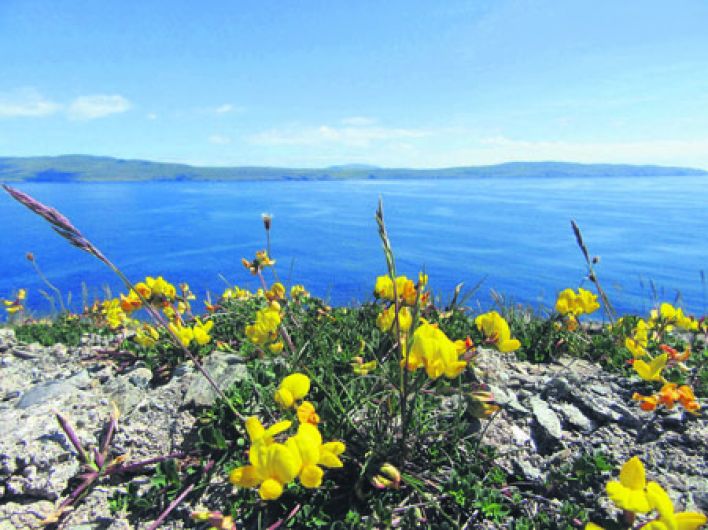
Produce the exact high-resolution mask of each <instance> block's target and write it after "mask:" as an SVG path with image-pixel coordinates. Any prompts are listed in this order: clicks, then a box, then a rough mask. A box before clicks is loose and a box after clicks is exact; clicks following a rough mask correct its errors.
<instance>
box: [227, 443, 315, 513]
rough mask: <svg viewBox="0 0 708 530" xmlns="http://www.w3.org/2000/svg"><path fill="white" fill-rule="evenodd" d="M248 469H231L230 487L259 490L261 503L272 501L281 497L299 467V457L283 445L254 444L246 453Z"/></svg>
mask: <svg viewBox="0 0 708 530" xmlns="http://www.w3.org/2000/svg"><path fill="white" fill-rule="evenodd" d="M249 461H250V462H251V464H250V465H248V466H242V467H239V468H236V469H234V470H233V471H231V473H230V474H229V480H230V481H231V483H232V484H234V485H236V486H240V487H243V488H253V487H256V486H260V488H259V489H258V494H259V495H260V497H261V499H263V500H274V499H277V498H278V497H280V496H281V495H282V493H283V488H284V486H285V485H286V484H289V483H290V482H292V481H293V480H295V477H297V475H298V472H299V471H300V469H301V467H302V459H301V458H300V453H299V452H298V451H297V450H295V449H293V448H292V447H289V446H288V445H286V444H281V443H271V444H266V443H263V442H254V443H253V444H252V445H251V449H250V451H249Z"/></svg>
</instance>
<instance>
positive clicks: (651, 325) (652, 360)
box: [618, 303, 700, 414]
mask: <svg viewBox="0 0 708 530" xmlns="http://www.w3.org/2000/svg"><path fill="white" fill-rule="evenodd" d="M623 321H624V319H620V321H618V324H620V325H622V324H623ZM674 327H678V328H681V329H683V330H686V331H689V332H695V331H697V330H698V329H699V324H698V321H697V320H696V319H695V318H693V317H691V316H687V315H685V314H684V313H683V310H682V309H681V308H675V307H674V306H672V305H671V304H667V303H663V304H661V305H660V306H659V309H658V310H657V309H654V310H652V311H651V315H650V318H649V319H648V320H644V319H641V318H640V319H638V320H637V321H636V322H635V323H634V326H633V327H632V332H631V336H629V337H626V338H625V340H624V346H625V348H626V349H627V350H628V351H629V352H630V353H631V354H632V359H630V360H629V361H628V362H629V363H630V364H631V365H632V367H633V368H634V371H635V373H636V374H637V375H638V376H639V377H640V378H641V379H643V380H644V381H649V382H656V383H662V384H663V386H662V388H661V390H659V391H658V392H656V393H654V394H652V395H649V396H645V395H642V394H639V393H635V394H634V395H633V396H632V398H633V399H634V400H636V401H638V402H639V403H640V407H641V408H642V410H645V411H653V410H656V408H657V407H658V406H664V407H666V408H668V409H672V408H673V407H674V404H675V403H679V404H681V406H683V407H684V408H685V409H686V410H687V411H688V412H690V413H692V414H696V413H697V412H698V410H699V409H700V405H699V404H698V402H697V401H696V399H695V397H694V394H693V389H692V388H691V387H690V386H688V385H681V386H678V385H677V384H674V383H670V382H667V381H666V379H665V377H664V375H663V371H664V369H665V368H666V367H667V366H670V365H677V366H678V367H679V368H681V369H682V370H684V371H686V370H688V368H686V366H685V365H684V364H683V362H684V361H686V360H687V359H688V358H689V357H690V355H691V348H690V346H684V347H683V349H682V351H679V350H678V349H676V348H674V347H672V346H669V345H668V344H665V343H664V342H663V341H665V340H667V338H668V337H669V335H670V333H671V331H672V330H673V329H674Z"/></svg>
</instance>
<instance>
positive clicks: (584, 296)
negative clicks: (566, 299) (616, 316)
mask: <svg viewBox="0 0 708 530" xmlns="http://www.w3.org/2000/svg"><path fill="white" fill-rule="evenodd" d="M576 304H577V306H578V307H579V308H580V309H581V312H582V313H584V314H586V315H589V314H590V313H593V312H595V311H597V310H598V309H600V304H599V303H598V302H597V295H596V294H593V293H591V292H590V291H587V290H585V289H583V288H578V298H577V299H576Z"/></svg>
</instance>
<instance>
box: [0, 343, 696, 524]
mask: <svg viewBox="0 0 708 530" xmlns="http://www.w3.org/2000/svg"><path fill="white" fill-rule="evenodd" d="M104 348H105V345H104V344H101V343H100V341H98V340H96V342H95V343H94V342H93V339H91V338H88V337H87V338H86V340H85V341H84V344H83V345H82V346H80V347H77V348H67V347H65V346H62V345H55V346H51V347H46V348H45V347H41V346H39V345H37V344H34V345H24V344H19V343H18V342H17V341H16V340H15V338H14V334H13V332H12V331H11V330H7V329H2V330H0V433H2V436H1V437H0V530H10V529H19V528H22V529H24V528H35V527H38V526H39V522H40V521H41V520H42V519H43V518H44V517H46V516H47V515H49V514H50V513H51V512H52V510H53V509H54V507H55V506H56V505H57V504H58V503H59V502H60V500H61V499H62V498H63V497H64V496H66V495H67V493H68V490H67V482H68V481H69V479H71V478H72V477H74V476H75V475H76V474H77V472H78V471H79V462H78V460H77V459H76V454H75V450H74V449H73V447H72V446H71V444H70V443H69V441H68V440H67V438H66V436H65V435H64V433H63V431H62V430H61V429H60V427H59V425H58V423H57V421H56V419H55V416H54V414H55V412H57V411H58V412H61V413H62V414H64V415H65V416H66V417H67V418H68V419H69V421H70V422H71V423H72V424H73V425H74V426H75V429H76V431H77V433H78V434H79V437H80V438H81V440H82V441H83V442H84V443H85V444H86V445H89V444H91V445H96V444H97V437H98V436H100V434H101V432H102V428H103V425H104V423H105V422H106V421H107V419H108V418H109V415H110V413H111V408H112V407H111V401H113V402H115V403H116V404H117V406H118V408H119V409H120V411H121V418H120V422H119V429H118V432H117V434H116V437H115V442H114V444H113V447H114V448H115V449H116V451H117V452H118V453H122V454H127V455H129V457H130V459H133V460H138V459H145V458H151V457H156V456H160V455H165V454H169V453H171V452H175V451H179V450H180V449H181V448H182V446H183V442H184V440H185V437H187V436H189V435H190V433H191V432H192V431H193V427H194V423H195V413H194V411H195V410H196V409H197V408H198V407H202V406H207V405H209V404H210V403H212V402H213V401H214V398H215V396H214V394H213V392H212V391H211V389H210V388H209V387H208V385H207V384H206V381H205V380H204V378H203V377H201V376H200V375H199V374H198V373H195V371H194V369H193V368H192V367H191V366H190V365H189V364H186V365H184V366H181V367H179V368H178V369H177V370H176V373H175V377H173V378H172V379H171V380H170V382H169V383H167V384H164V385H161V386H156V387H155V386H151V385H150V381H151V379H152V377H153V374H152V373H151V372H150V370H148V369H147V368H145V367H144V366H141V365H140V364H138V365H136V366H134V367H132V368H131V369H130V370H129V371H125V372H123V373H119V372H118V371H117V369H116V366H115V365H113V364H112V363H110V362H108V361H107V360H106V359H104V358H101V356H100V355H98V354H99V352H100V351H101V350H103V349H104ZM206 364H207V366H208V368H209V370H210V371H211V372H212V374H214V375H215V378H216V379H217V380H218V381H219V383H220V384H221V385H224V386H228V385H231V384H234V383H236V382H237V381H239V380H241V379H243V378H244V377H247V373H246V369H245V366H244V365H243V364H241V362H240V359H239V357H238V356H236V355H233V354H227V353H220V352H215V353H213V354H212V355H211V356H210V358H209V359H208V360H207V362H206ZM477 365H478V367H479V369H480V371H481V372H483V373H484V380H485V381H487V382H488V383H489V384H490V385H491V387H492V390H493V392H494V395H495V397H496V399H497V401H498V402H499V403H500V404H502V405H503V409H502V411H501V412H500V413H499V414H498V416H497V417H496V418H495V419H494V421H493V422H492V423H491V424H490V425H489V427H488V429H487V431H486V434H485V443H487V444H490V445H494V446H495V447H496V448H497V452H498V454H499V455H500V458H499V460H498V462H497V463H498V464H499V465H500V466H501V467H502V468H504V469H505V470H506V471H508V472H509V473H513V474H515V475H517V476H520V477H523V478H524V479H525V481H526V482H527V483H528V484H529V485H530V486H532V487H533V486H534V485H535V486H537V488H538V490H539V491H543V487H544V484H547V482H548V479H549V474H551V473H553V472H557V470H558V469H562V468H563V467H562V465H563V464H564V463H572V462H573V461H575V460H576V459H577V458H578V457H579V456H580V455H583V454H592V453H593V452H595V451H602V452H604V454H606V455H607V456H608V458H609V459H611V460H613V461H618V462H624V461H625V460H626V459H627V458H629V457H630V456H632V455H635V454H636V455H639V456H640V458H641V459H642V460H643V461H644V463H645V464H646V467H647V472H648V475H649V478H651V479H654V480H658V481H659V482H661V483H662V484H663V485H664V486H665V487H667V489H668V490H669V492H670V494H671V496H672V498H673V499H674V501H675V502H676V503H677V505H679V506H683V507H686V508H694V509H697V510H699V511H703V512H704V513H708V466H707V465H706V460H705V455H706V454H708V421H706V419H705V417H699V418H694V417H688V415H686V414H685V413H683V412H682V411H680V410H675V411H673V412H671V413H667V414H663V415H660V416H657V417H656V418H654V419H651V418H653V415H652V414H648V413H644V412H642V411H641V410H640V409H639V408H638V407H637V406H636V405H635V403H633V402H631V400H630V397H631V394H632V392H633V388H632V387H631V384H630V383H628V381H627V380H626V379H623V378H620V377H619V376H616V375H613V374H609V373H607V372H605V371H604V370H603V369H602V368H601V367H600V366H598V365H595V364H590V363H587V362H585V361H581V360H570V359H561V360H560V362H559V363H555V364H548V365H535V364H531V363H526V362H518V361H517V360H516V358H515V356H514V355H513V354H500V353H498V352H491V351H484V352H482V353H481V354H480V356H479V357H478V360H477ZM123 487H124V486H122V485H121V484H120V483H111V482H110V481H106V482H104V483H102V484H101V485H100V486H99V487H97V488H96V489H94V490H93V491H92V492H91V493H90V495H88V496H87V497H86V499H84V501H83V502H82V503H81V504H80V505H79V506H78V507H77V509H76V510H75V511H74V512H73V513H71V514H70V516H69V517H68V518H67V524H66V528H73V529H87V530H88V529H112V530H117V529H127V528H132V527H133V526H132V525H131V523H129V522H128V520H127V519H124V518H121V517H120V516H116V515H113V514H111V512H110V510H109V507H108V499H109V498H110V497H111V496H112V495H113V494H114V492H115V491H118V490H120V489H121V488H123ZM222 487H223V485H222ZM602 493H603V492H602V488H601V487H600V488H598V489H596V490H588V491H586V492H582V494H583V495H587V496H588V498H592V499H595V500H596V501H597V502H596V504H597V505H598V506H600V507H602V506H607V501H606V500H605V499H604V496H603V495H602ZM561 500H562V499H560V498H550V499H549V498H548V497H547V496H544V495H539V496H538V502H539V503H542V502H557V503H559V504H560V502H561ZM190 508H193V507H189V506H182V507H180V508H179V509H178V510H180V511H182V512H187V511H189V510H190ZM529 509H530V510H533V506H530V507H529ZM147 524H148V523H146V524H144V525H140V527H145V526H147ZM181 527H182V524H181V522H175V523H170V524H167V525H165V526H163V528H181Z"/></svg>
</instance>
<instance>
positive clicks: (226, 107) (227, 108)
mask: <svg viewBox="0 0 708 530" xmlns="http://www.w3.org/2000/svg"><path fill="white" fill-rule="evenodd" d="M234 110H236V107H234V106H233V105H232V104H231V103H224V104H223V105H220V106H218V107H216V108H215V109H214V112H216V113H217V114H226V113H228V112H233V111H234Z"/></svg>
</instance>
